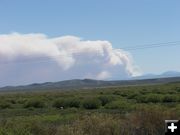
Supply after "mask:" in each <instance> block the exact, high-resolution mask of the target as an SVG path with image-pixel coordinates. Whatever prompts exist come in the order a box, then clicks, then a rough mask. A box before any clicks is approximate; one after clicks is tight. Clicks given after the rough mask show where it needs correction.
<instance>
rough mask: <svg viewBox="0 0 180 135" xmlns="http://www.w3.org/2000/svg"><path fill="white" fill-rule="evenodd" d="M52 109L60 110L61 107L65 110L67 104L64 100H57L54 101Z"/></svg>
mask: <svg viewBox="0 0 180 135" xmlns="http://www.w3.org/2000/svg"><path fill="white" fill-rule="evenodd" d="M53 107H56V108H61V107H64V108H67V104H66V102H65V100H63V99H58V100H55V101H54V103H53Z"/></svg>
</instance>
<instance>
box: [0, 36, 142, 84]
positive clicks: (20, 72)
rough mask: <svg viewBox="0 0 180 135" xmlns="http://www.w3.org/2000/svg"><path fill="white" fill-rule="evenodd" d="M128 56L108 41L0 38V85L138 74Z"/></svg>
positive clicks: (72, 38) (56, 38) (39, 37)
mask: <svg viewBox="0 0 180 135" xmlns="http://www.w3.org/2000/svg"><path fill="white" fill-rule="evenodd" d="M139 74H140V72H139V70H138V68H137V66H136V65H135V64H134V63H133V60H132V57H131V55H130V54H129V53H128V52H126V51H124V50H121V49H114V48H113V47H112V45H111V43H110V42H108V41H101V40H97V41H90V40H82V39H81V38H79V37H76V36H61V37H55V38H49V37H47V36H46V35H44V34H20V33H12V34H6V35H0V86H5V85H20V84H29V83H35V82H36V83H39V82H46V81H60V80H67V79H75V78H79V79H83V78H91V79H102V80H104V79H128V78H131V77H132V76H136V75H139Z"/></svg>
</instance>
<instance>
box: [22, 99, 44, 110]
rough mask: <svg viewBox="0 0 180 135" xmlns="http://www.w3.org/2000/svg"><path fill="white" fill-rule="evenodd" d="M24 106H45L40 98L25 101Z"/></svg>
mask: <svg viewBox="0 0 180 135" xmlns="http://www.w3.org/2000/svg"><path fill="white" fill-rule="evenodd" d="M24 107H25V108H31V107H34V108H43V107H45V104H44V102H43V101H41V100H38V99H32V100H29V101H27V102H26V103H25V105H24Z"/></svg>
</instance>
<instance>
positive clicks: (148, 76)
mask: <svg viewBox="0 0 180 135" xmlns="http://www.w3.org/2000/svg"><path fill="white" fill-rule="evenodd" d="M168 77H180V72H178V71H166V72H164V73H162V74H159V75H156V74H145V75H142V76H138V77H134V79H152V78H168Z"/></svg>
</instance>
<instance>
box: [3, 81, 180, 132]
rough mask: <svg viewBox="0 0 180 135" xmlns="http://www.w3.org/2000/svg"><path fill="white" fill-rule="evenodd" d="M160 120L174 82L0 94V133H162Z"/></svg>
mask: <svg viewBox="0 0 180 135" xmlns="http://www.w3.org/2000/svg"><path fill="white" fill-rule="evenodd" d="M165 119H180V83H169V84H163V85H149V86H126V87H106V88H93V89H89V90H87V89H84V90H72V91H58V90H56V91H55V90H52V91H46V92H43V91H39V92H38V91H37V92H30V91H29V92H11V93H10V92H9V93H8V92H1V93H0V135H132V134H134V135H146V134H148V135H163V134H164V120H165ZM17 123H18V124H17ZM157 127H158V128H157Z"/></svg>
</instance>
